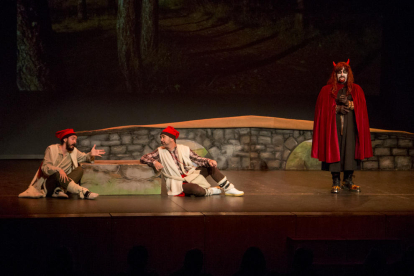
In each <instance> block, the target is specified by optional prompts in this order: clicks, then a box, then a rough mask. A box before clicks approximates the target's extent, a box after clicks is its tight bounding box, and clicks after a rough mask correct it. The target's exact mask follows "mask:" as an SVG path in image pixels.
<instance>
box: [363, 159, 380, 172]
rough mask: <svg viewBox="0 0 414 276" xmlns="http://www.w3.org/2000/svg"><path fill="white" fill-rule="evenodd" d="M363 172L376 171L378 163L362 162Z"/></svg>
mask: <svg viewBox="0 0 414 276" xmlns="http://www.w3.org/2000/svg"><path fill="white" fill-rule="evenodd" d="M362 169H363V170H378V161H364V162H362Z"/></svg>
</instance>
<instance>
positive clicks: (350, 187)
mask: <svg viewBox="0 0 414 276" xmlns="http://www.w3.org/2000/svg"><path fill="white" fill-rule="evenodd" d="M353 173H354V172H353V171H345V174H344V181H343V182H342V185H341V189H343V190H347V191H351V192H354V193H360V192H361V188H360V187H359V186H357V185H355V184H354V182H353V181H352V177H354V174H353Z"/></svg>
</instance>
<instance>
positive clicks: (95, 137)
mask: <svg viewBox="0 0 414 276" xmlns="http://www.w3.org/2000/svg"><path fill="white" fill-rule="evenodd" d="M108 137H109V134H98V135H92V136H91V141H106V140H108Z"/></svg>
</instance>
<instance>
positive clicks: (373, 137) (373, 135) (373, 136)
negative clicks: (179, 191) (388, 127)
mask: <svg viewBox="0 0 414 276" xmlns="http://www.w3.org/2000/svg"><path fill="white" fill-rule="evenodd" d="M373 140H375V134H374V133H371V141H373Z"/></svg>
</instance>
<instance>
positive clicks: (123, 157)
mask: <svg viewBox="0 0 414 276" xmlns="http://www.w3.org/2000/svg"><path fill="white" fill-rule="evenodd" d="M116 156H118V157H119V160H132V159H133V156H132V154H117V155H116Z"/></svg>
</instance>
